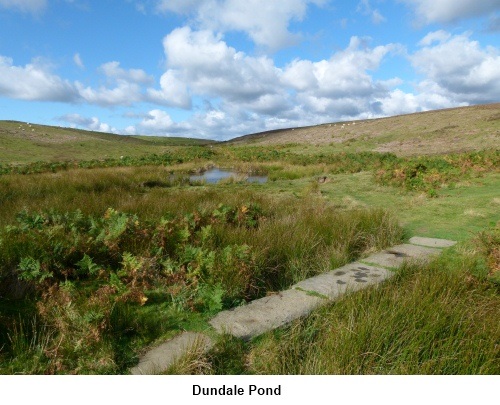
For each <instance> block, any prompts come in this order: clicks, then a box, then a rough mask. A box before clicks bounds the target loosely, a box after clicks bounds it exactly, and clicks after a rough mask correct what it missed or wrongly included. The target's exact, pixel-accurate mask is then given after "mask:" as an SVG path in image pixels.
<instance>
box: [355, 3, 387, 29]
mask: <svg viewBox="0 0 500 405" xmlns="http://www.w3.org/2000/svg"><path fill="white" fill-rule="evenodd" d="M357 11H358V12H359V13H361V14H364V15H367V16H370V17H371V20H372V22H373V23H374V24H381V23H383V22H386V21H387V19H386V18H385V17H384V16H383V15H382V14H381V13H380V11H379V10H377V9H374V8H373V7H372V6H371V4H370V0H361V1H360V2H359V3H358V7H357Z"/></svg>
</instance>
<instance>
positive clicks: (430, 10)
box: [400, 0, 500, 24]
mask: <svg viewBox="0 0 500 405" xmlns="http://www.w3.org/2000/svg"><path fill="white" fill-rule="evenodd" d="M400 1H402V2H403V3H406V4H408V5H410V6H412V7H413V8H414V9H415V13H416V14H417V17H418V19H419V20H420V21H422V22H424V23H427V24H430V23H434V22H440V23H449V22H455V21H458V20H461V19H466V18H471V17H478V16H483V15H487V14H489V13H493V12H495V11H498V9H499V8H500V0H481V1H477V0H400Z"/></svg>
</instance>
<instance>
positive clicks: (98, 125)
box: [56, 113, 119, 133]
mask: <svg viewBox="0 0 500 405" xmlns="http://www.w3.org/2000/svg"><path fill="white" fill-rule="evenodd" d="M56 119H57V120H58V121H61V122H65V123H68V124H70V126H71V127H73V128H81V129H88V130H90V131H98V132H108V133H118V132H119V131H118V130H117V129H116V128H114V127H112V126H111V125H109V124H106V123H104V122H101V121H100V120H99V118H97V117H83V116H81V115H80V114H76V113H75V114H66V115H63V116H60V117H57V118H56Z"/></svg>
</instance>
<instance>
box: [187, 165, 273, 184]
mask: <svg viewBox="0 0 500 405" xmlns="http://www.w3.org/2000/svg"><path fill="white" fill-rule="evenodd" d="M230 177H234V179H235V180H238V179H244V180H245V181H246V182H248V183H265V182H266V181H267V176H246V175H244V174H242V173H237V172H234V171H232V170H227V169H218V168H213V169H210V170H207V171H206V172H203V173H202V174H193V175H191V176H189V180H191V181H206V182H207V183H210V184H215V183H217V182H219V181H220V180H223V179H228V178H230Z"/></svg>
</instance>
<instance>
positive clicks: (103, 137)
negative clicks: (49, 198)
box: [0, 121, 213, 165]
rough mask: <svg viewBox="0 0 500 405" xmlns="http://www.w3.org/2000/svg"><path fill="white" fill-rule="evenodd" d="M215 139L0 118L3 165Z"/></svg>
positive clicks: (165, 148) (91, 156)
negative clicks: (123, 132)
mask: <svg viewBox="0 0 500 405" xmlns="http://www.w3.org/2000/svg"><path fill="white" fill-rule="evenodd" d="M210 143H213V141H207V140H201V139H187V138H175V137H168V138H167V137H146V136H144V137H143V136H121V135H114V134H107V133H102V132H93V131H83V130H77V129H72V128H62V127H53V126H47V125H37V124H27V123H25V122H18V121H0V165H1V164H25V163H32V162H37V161H49V162H60V161H70V160H91V159H95V158H99V159H107V158H111V159H113V158H114V159H119V158H120V156H142V155H145V154H151V153H157V154H161V153H165V152H168V151H172V150H175V148H176V147H178V146H193V145H207V144H210Z"/></svg>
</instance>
